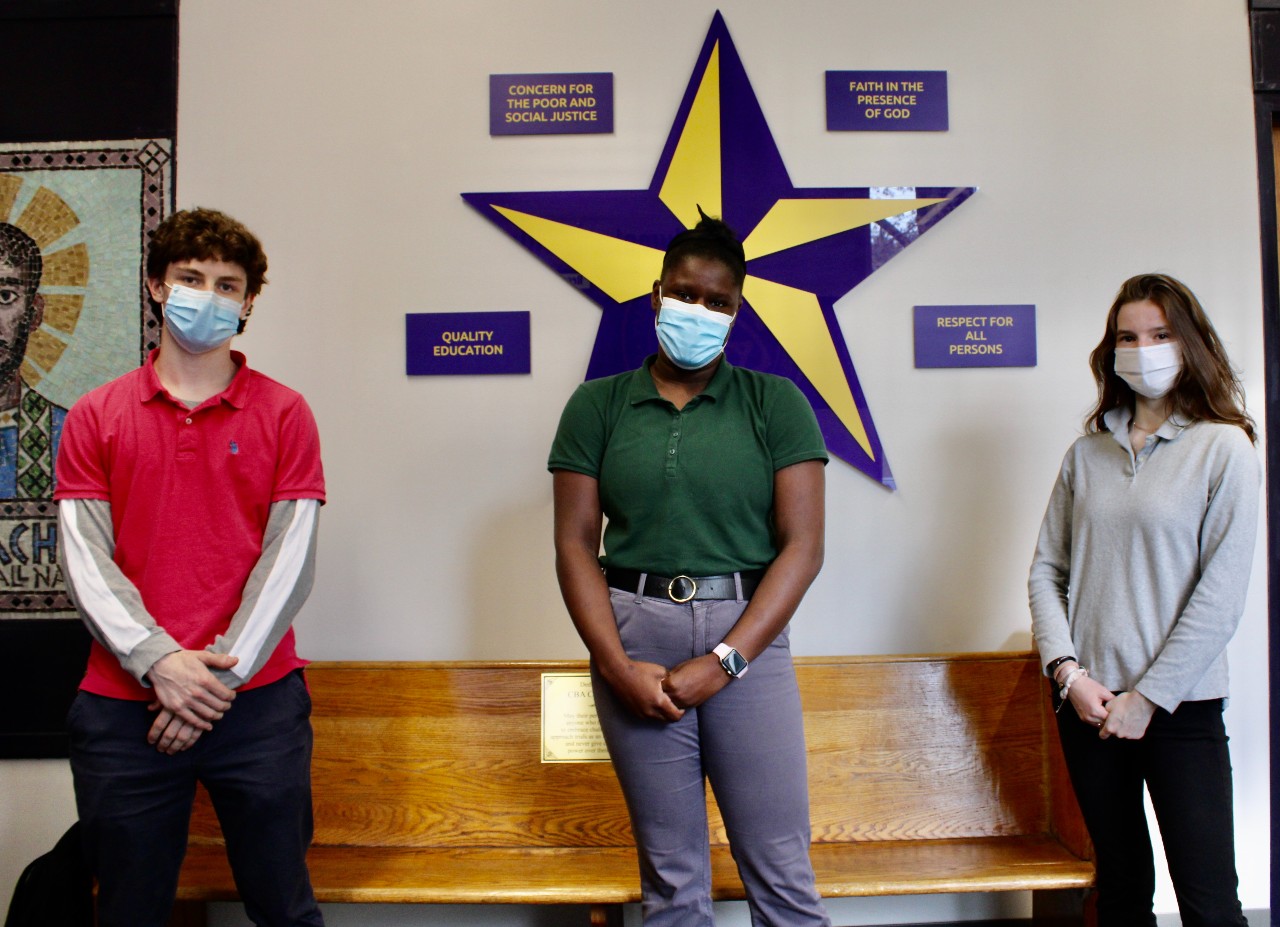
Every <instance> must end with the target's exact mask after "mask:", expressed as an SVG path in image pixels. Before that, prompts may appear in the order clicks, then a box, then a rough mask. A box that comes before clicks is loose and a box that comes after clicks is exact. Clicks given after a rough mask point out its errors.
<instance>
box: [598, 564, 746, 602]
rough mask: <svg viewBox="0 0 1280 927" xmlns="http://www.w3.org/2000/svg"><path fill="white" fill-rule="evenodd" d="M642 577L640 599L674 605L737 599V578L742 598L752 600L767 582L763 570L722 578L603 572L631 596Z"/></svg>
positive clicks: (616, 586)
mask: <svg viewBox="0 0 1280 927" xmlns="http://www.w3.org/2000/svg"><path fill="white" fill-rule="evenodd" d="M642 575H643V576H644V589H643V590H641V592H640V594H641V595H646V596H650V597H652V598H655V599H664V598H665V599H670V600H671V601H672V602H689V601H691V600H693V599H736V598H737V597H738V587H737V583H735V582H734V577H735V576H736V577H741V579H742V597H743V598H744V599H749V598H751V595H752V593H754V592H755V591H756V586H758V585H760V580H761V579H763V578H764V570H745V571H743V572H741V573H725V574H723V575H721V576H683V575H681V576H655V575H654V574H653V573H648V574H641V573H640V571H639V570H624V569H621V568H620V567H608V568H607V569H606V570H605V571H604V578H605V581H606V582H608V584H609V585H610V586H613V587H614V588H615V589H625V590H627V591H628V592H635V591H636V589H637V588H638V587H639V585H640V577H641V576H642Z"/></svg>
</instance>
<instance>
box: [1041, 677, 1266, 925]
mask: <svg viewBox="0 0 1280 927" xmlns="http://www.w3.org/2000/svg"><path fill="white" fill-rule="evenodd" d="M1058 730H1059V733H1060V734H1061V736H1062V747H1063V752H1064V754H1065V756H1066V760H1067V770H1068V772H1069V773H1070V775H1071V783H1072V785H1073V787H1074V788H1075V793H1076V798H1077V799H1079V802H1080V810H1081V811H1082V812H1083V814H1084V821H1085V825H1086V826H1087V827H1088V829H1089V836H1090V837H1091V838H1092V839H1093V845H1094V849H1095V851H1096V853H1097V857H1098V927H1155V925H1156V918H1155V915H1154V914H1153V913H1152V908H1153V896H1154V894H1155V864H1154V861H1153V851H1152V847H1151V834H1150V831H1149V830H1148V827H1147V816H1146V809H1145V807H1144V803H1143V798H1142V786H1143V783H1144V782H1145V783H1146V786H1147V791H1149V792H1150V793H1151V806H1152V808H1153V809H1154V810H1155V813H1156V819H1157V822H1158V823H1159V826H1160V836H1161V838H1162V840H1163V842H1164V852H1165V860H1166V862H1167V863H1168V865H1169V877H1170V879H1171V880H1172V882H1173V888H1174V892H1175V894H1176V895H1177V897H1178V910H1179V912H1180V913H1181V915H1182V923H1183V925H1184V927H1246V921H1245V918H1244V914H1243V913H1242V912H1241V910H1240V901H1239V899H1238V897H1237V885H1238V880H1237V878H1236V854H1235V831H1234V827H1233V823H1232V806H1231V757H1230V755H1229V753H1228V749H1227V734H1226V728H1225V726H1224V725H1223V722H1222V699H1210V700H1208V701H1202V702H1183V703H1182V704H1181V705H1179V706H1178V708H1177V709H1176V710H1175V711H1174V712H1173V714H1170V713H1169V712H1167V711H1165V710H1164V709H1161V708H1158V709H1156V713H1155V716H1154V717H1153V718H1152V719H1151V725H1150V726H1149V727H1148V728H1147V733H1146V734H1145V735H1144V736H1143V737H1142V738H1141V739H1140V740H1119V739H1117V738H1114V737H1112V738H1108V739H1107V740H1102V739H1100V738H1099V737H1098V731H1097V729H1096V728H1094V727H1092V726H1090V725H1088V724H1085V723H1084V722H1083V721H1081V720H1080V718H1079V717H1078V716H1077V715H1076V713H1075V712H1074V711H1072V710H1071V706H1069V705H1068V706H1065V707H1064V708H1063V709H1062V710H1061V711H1060V712H1059V713H1058Z"/></svg>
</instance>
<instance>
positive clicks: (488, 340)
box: [404, 312, 530, 377]
mask: <svg viewBox="0 0 1280 927" xmlns="http://www.w3.org/2000/svg"><path fill="white" fill-rule="evenodd" d="M404 323H405V325H404V329H405V330H404V334H405V372H406V373H407V374H408V375H409V376H411V377H414V376H429V375H433V374H435V375H458V374H468V373H472V374H474V373H528V372H529V368H530V363H529V313H527V312H411V313H409V314H408V315H406V316H405V317H404Z"/></svg>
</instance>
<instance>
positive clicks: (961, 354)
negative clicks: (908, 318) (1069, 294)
mask: <svg viewBox="0 0 1280 927" xmlns="http://www.w3.org/2000/svg"><path fill="white" fill-rule="evenodd" d="M915 342H916V366H917V367H1034V366H1035V365H1036V307H1035V306H916V307H915Z"/></svg>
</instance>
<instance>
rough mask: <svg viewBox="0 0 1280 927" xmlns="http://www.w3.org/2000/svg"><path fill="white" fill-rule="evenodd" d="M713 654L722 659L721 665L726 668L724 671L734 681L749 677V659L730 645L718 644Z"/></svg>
mask: <svg viewBox="0 0 1280 927" xmlns="http://www.w3.org/2000/svg"><path fill="white" fill-rule="evenodd" d="M712 652H713V653H714V654H715V655H716V656H717V657H719V658H720V665H721V666H723V667H724V671H725V672H726V673H728V674H729V675H730V676H732V677H733V678H734V679H741V678H742V677H743V676H745V675H747V658H746V657H744V656H743V655H742V654H740V653H738V651H736V650H734V649H733V648H732V647H730V646H729V645H728V644H725V643H720V644H716V646H715V649H714V650H713V651H712Z"/></svg>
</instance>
